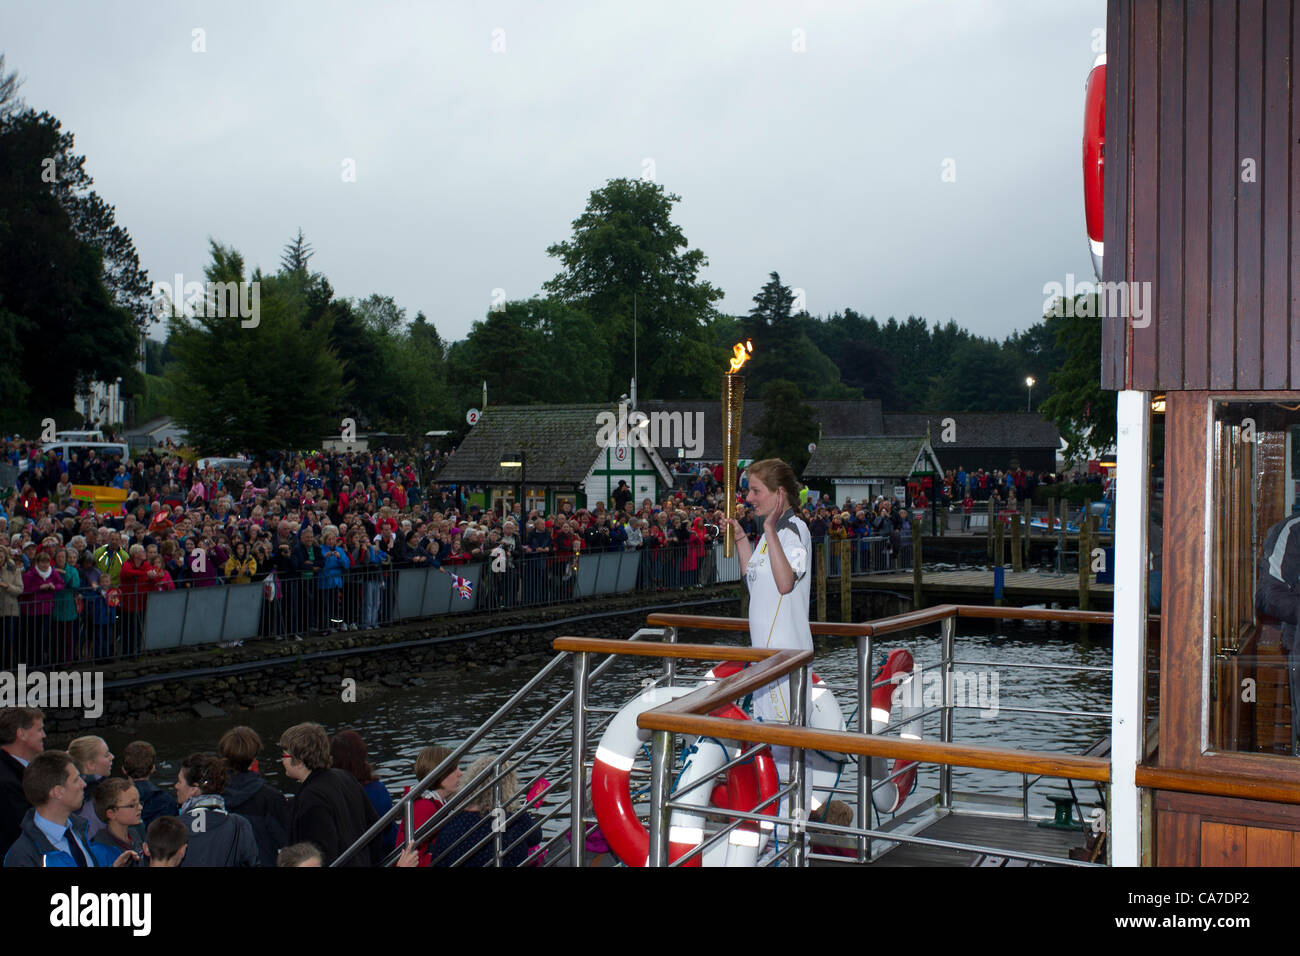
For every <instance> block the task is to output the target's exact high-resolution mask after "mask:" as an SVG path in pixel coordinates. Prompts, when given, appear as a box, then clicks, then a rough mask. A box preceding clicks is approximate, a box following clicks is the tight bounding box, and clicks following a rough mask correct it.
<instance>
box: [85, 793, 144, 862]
mask: <svg viewBox="0 0 1300 956" xmlns="http://www.w3.org/2000/svg"><path fill="white" fill-rule="evenodd" d="M143 812H144V804H143V803H142V802H141V801H140V791H139V790H137V789H136V788H135V785H134V784H133V783H131V781H130V780H128V779H126V778H125V777H109V778H108V779H107V780H104V781H103V782H102V783H100V785H99V787H98V788H97V789H96V790H95V813H97V814H98V815H99V818H100V819H101V820H103V821H104V829H102V830H100V831H99V832H98V833H96V834H95V836H94V837H93V838H92V839H91V841H90V852H91V853H93V854H94V856H95V863H96V864H97V865H98V866H112V865H113V864H114V863H115V862H116V861H117V858H118V857H120V856H121V855H122V854H124V853H129V854H131V858H130V862H128V863H125V864H123V865H124V866H137V865H139V863H140V861H141V860H142V859H143V858H144V841H143V840H141V839H140V836H139V834H138V833H137V832H136V831H135V830H132V829H131V828H132V827H136V826H139V824H140V815H141V814H142V813H143Z"/></svg>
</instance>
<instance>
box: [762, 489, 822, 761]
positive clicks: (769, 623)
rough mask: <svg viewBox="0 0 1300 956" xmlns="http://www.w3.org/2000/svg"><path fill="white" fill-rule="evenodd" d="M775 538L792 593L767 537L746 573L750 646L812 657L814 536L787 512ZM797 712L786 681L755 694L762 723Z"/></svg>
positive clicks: (787, 719)
mask: <svg viewBox="0 0 1300 956" xmlns="http://www.w3.org/2000/svg"><path fill="white" fill-rule="evenodd" d="M776 534H777V536H778V537H779V538H780V541H781V550H782V551H784V552H785V557H786V560H787V561H788V562H789V563H790V570H791V571H793V572H794V588H793V590H791V591H790V593H789V594H782V593H781V592H780V591H778V590H777V589H776V581H775V580H774V579H773V577H772V563H771V561H770V560H769V558H768V553H767V552H768V537H769V534H768V533H767V532H764V534H763V536H762V537H761V538H759V540H758V543H757V544H756V545H755V546H754V550H753V553H752V554H751V555H750V558H749V564H748V566H747V567H746V569H745V584H746V585H747V586H748V588H749V642H750V644H751V645H752V646H754V647H781V648H795V649H797V650H807V651H811V650H812V649H813V641H812V631H811V630H810V629H809V627H808V600H809V595H810V594H811V588H812V575H810V574H809V573H808V570H809V567H810V565H811V562H812V536H811V535H810V534H809V533H808V526H807V525H806V524H804V523H803V520H802V519H800V518H798V517H796V516H795V513H794V510H793V509H789V508H787V509H786V512H785V514H783V515H782V516H781V520H780V522H779V523H778V524H777V530H776ZM793 706H794V700H793V698H792V697H791V694H790V679H789V678H788V677H785V678H782V679H781V680H779V681H776V682H774V683H772V684H768V685H767V686H766V687H764V688H763V689H762V690H759V691H756V692H755V693H754V716H755V717H756V718H758V719H759V720H764V721H769V722H776V723H785V724H788V723H789V722H790V713H791V710H792V709H793ZM781 749H782V750H784V749H785V748H781ZM775 751H776V748H773V752H774V753H775ZM777 765H778V768H779V769H780V770H781V774H782V776H783V777H784V776H785V773H786V768H785V767H783V766H781V761H778V763H777Z"/></svg>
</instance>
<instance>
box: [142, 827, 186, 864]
mask: <svg viewBox="0 0 1300 956" xmlns="http://www.w3.org/2000/svg"><path fill="white" fill-rule="evenodd" d="M189 842H190V831H189V830H187V829H185V824H183V823H181V821H180V818H179V817H159V818H158V819H157V820H155V821H154V822H153V823H151V824H149V832H148V834H147V835H146V836H145V840H144V852H145V856H146V857H148V859H149V865H150V866H180V865H181V860H183V859H185V850H186V848H187V847H188V846H189Z"/></svg>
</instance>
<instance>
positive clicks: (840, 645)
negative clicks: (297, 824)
mask: <svg viewBox="0 0 1300 956" xmlns="http://www.w3.org/2000/svg"><path fill="white" fill-rule="evenodd" d="M957 633H958V640H957V658H958V660H969V661H978V662H983V663H980V664H958V665H957V670H958V671H965V672H972V671H973V672H977V674H978V675H979V676H981V679H982V682H983V683H982V687H983V690H984V697H983V699H981V700H971V701H969V702H970V703H972V704H975V705H977V706H978V707H980V708H982V714H981V712H980V711H978V710H966V711H958V712H957V716H956V718H955V721H954V723H955V727H954V739H955V740H956V741H958V742H969V743H981V744H990V745H998V746H1004V747H1015V748H1021V749H1031V750H1046V751H1053V752H1059V753H1072V754H1081V753H1083V752H1084V751H1085V750H1086V749H1087V748H1088V747H1089V746H1091V745H1092V744H1093V743H1094V742H1095V741H1096V740H1097V738H1098V737H1101V736H1104V735H1105V734H1106V733H1108V732H1109V718H1108V717H1101V718H1089V717H1067V716H1053V715H1040V714H1020V713H1015V712H1013V711H1011V710H1009V709H1008V708H1013V707H1029V708H1044V709H1051V710H1062V711H1064V710H1069V711H1094V712H1099V713H1101V714H1108V713H1109V710H1110V706H1109V702H1110V683H1111V678H1110V674H1109V671H1108V670H1107V671H1081V672H1076V671H1068V670H1051V669H1038V668H1032V669H1031V668H1016V667H1014V666H1012V665H1016V664H1054V665H1068V666H1071V667H1073V666H1087V667H1101V668H1107V669H1108V668H1109V667H1110V664H1111V648H1110V640H1109V628H1104V627H1093V628H1092V639H1091V640H1089V639H1087V638H1084V637H1083V636H1082V635H1081V634H1080V631H1079V629H1078V628H1076V627H1073V626H1065V625H1060V624H1045V623H1040V622H992V621H978V620H961V621H959V622H958V632H957ZM741 637H743V635H731V636H726V635H718V634H716V633H713V632H710V633H707V634H706V633H704V632H694V633H684V634H683V635H682V636H681V640H683V641H700V642H709V643H738V642H739V639H740V638H741ZM903 646H905V647H907V648H909V649H910V650H911V651H912V653H913V655H914V657H915V658H916V660H917V661H918V663H919V664H920V665H921V667H922V668H923V672H927V673H933V674H937V672H938V668H939V661H940V657H941V653H940V652H941V645H940V642H939V638H938V628H937V626H935V627H930V628H926V629H923V631H921V632H914V633H913V634H912V635H902V636H895V637H893V638H891V639H883V640H881V641H880V642H879V644H878V646H877V648H876V656H877V659H879V657H880V655H881V654H882V653H883V652H886V651H888V650H891V649H893V648H894V647H903ZM817 652H818V656H817V661H816V664H815V667H814V669H815V670H816V672H817V673H818V674H819V675H820V676H821V677H822V678H823V679H824V680H826V681H828V682H830V683H831V684H832V685H833V686H838V685H845V686H850V687H851V686H852V685H854V683H855V680H856V677H855V674H856V667H857V663H856V661H857V657H856V650H855V648H854V646H853V644H852V643H851V642H848V641H839V640H835V641H827V642H823V641H821V640H819V641H818V647H817ZM659 667H660V665H659V663H658V662H657V661H655V660H653V659H648V658H641V659H637V658H625V659H622V660H620V661H619V662H618V663H617V664H616V665H615V666H614V667H612V668H611V669H610V671H609V672H607V673H606V674H605V675H604V676H603V677H602V679H601V680H600V681H599V682H598V683H597V684H596V685H594V686H593V688H592V692H591V702H592V703H593V704H596V705H603V706H613V707H617V706H621V705H622V703H623V702H625V701H626V700H627V699H628V698H629V697H631V696H632V695H634V694H635V693H637V692H638V691H639V690H640V685H641V681H642V679H644V678H645V677H648V676H657V674H658V673H659V672H660V670H659ZM535 671H536V666H534V665H530V666H526V667H525V666H522V665H521V666H513V667H490V668H470V669H456V670H455V671H443V672H439V673H437V674H434V675H432V676H429V677H427V678H426V684H425V686H423V687H418V688H403V689H396V690H389V689H385V690H383V691H382V692H380V693H375V694H373V695H371V696H363V698H362V699H361V700H360V701H358V702H356V703H343V702H341V701H340V702H324V703H322V702H312V703H304V704H301V705H291V706H284V707H277V708H273V709H268V710H259V711H250V712H248V713H246V714H243V715H241V716H240V717H239V718H238V720H232V719H229V718H227V719H212V720H199V719H193V720H189V721H186V722H183V723H163V724H154V725H140V726H136V727H130V728H124V729H121V730H112V731H109V732H107V733H105V734H104V736H105V738H106V739H107V741H108V743H109V747H110V749H112V751H113V752H114V753H115V754H120V753H121V752H122V748H123V747H124V746H125V745H126V744H127V743H128V742H129V741H131V740H135V739H145V740H148V741H150V742H151V743H152V744H153V745H154V746H155V747H156V748H157V750H158V765H159V773H158V775H157V776H156V777H155V782H157V783H158V784H159V785H165V786H170V785H171V784H172V783H173V782H174V780H175V774H176V767H177V765H178V764H179V762H180V760H182V759H183V758H184V757H185V756H186V755H187V754H189V753H192V752H194V751H213V750H215V748H216V743H217V740H218V738H219V737H220V735H221V734H222V733H223V732H224V731H225V730H226V729H227V728H228V727H229V726H231V725H233V724H234V723H237V722H239V723H246V724H248V725H249V726H252V727H253V728H254V729H255V730H256V731H257V732H258V733H259V734H260V735H261V736H262V739H263V741H264V742H265V744H266V746H265V749H264V751H263V757H262V770H263V772H264V773H265V774H266V775H267V777H268V779H270V781H271V782H272V783H273V784H274V785H275V786H277V787H279V788H281V789H282V790H285V791H286V792H290V793H291V792H293V791H294V790H295V789H296V785H295V784H293V783H292V782H291V781H289V780H287V779H286V778H285V777H284V776H283V774H282V773H281V771H280V766H279V763H280V762H279V760H278V757H279V748H278V747H277V745H276V742H277V741H278V739H279V736H280V734H281V732H282V731H283V730H284V729H285V728H287V727H289V726H291V725H293V724H295V723H298V722H300V721H307V720H314V721H318V722H320V723H322V724H324V725H325V727H326V729H327V730H328V731H329V732H331V733H333V732H335V731H337V730H341V729H344V728H351V729H354V730H356V731H358V732H359V733H360V734H361V736H362V737H363V738H364V739H365V741H366V743H367V745H368V746H369V750H370V760H371V763H372V765H373V766H374V768H375V771H376V773H377V774H378V776H379V777H380V779H382V780H383V781H384V783H385V784H386V785H387V786H388V788H389V790H390V791H391V792H392V793H393V794H394V796H397V795H400V794H401V792H402V790H403V789H404V787H406V786H407V785H409V784H410V783H412V782H413V778H412V773H413V764H414V759H415V755H416V754H417V753H418V752H419V751H420V749H422V748H423V747H425V746H428V745H429V744H433V743H443V744H447V745H451V746H455V745H456V744H458V743H459V742H460V741H462V740H464V739H465V737H466V736H468V735H469V733H470V732H472V731H473V730H474V729H475V728H477V727H478V726H480V725H481V724H482V723H483V722H484V721H485V720H486V719H487V718H488V717H489V716H490V715H491V714H492V713H493V712H494V711H495V710H496V709H497V708H498V707H499V706H500V705H501V704H502V703H503V702H504V701H505V700H506V699H507V698H508V697H509V696H510V695H511V694H512V693H514V692H515V691H516V690H517V689H518V688H519V687H520V686H522V685H523V683H524V682H525V681H526V680H527V679H528V678H529V677H531V676H532V675H533V673H535ZM571 682H572V678H571V672H570V669H569V668H568V667H567V666H564V667H561V668H560V669H559V673H558V676H557V677H556V679H554V680H553V681H551V682H550V683H549V684H548V685H547V686H546V690H547V693H546V694H545V695H544V696H538V697H534V698H533V699H531V700H529V701H528V702H526V703H525V705H524V706H522V707H521V708H520V710H519V711H518V712H517V713H516V714H515V715H513V716H512V717H511V718H510V719H509V720H508V721H507V722H506V723H505V724H503V726H502V727H500V728H498V730H497V731H496V732H495V733H494V734H493V735H492V736H491V737H490V738H489V739H488V740H487V741H485V743H484V744H483V745H482V746H481V747H480V748H479V752H489V751H494V752H499V751H500V750H501V749H502V748H503V747H504V746H505V745H506V744H508V743H509V742H510V741H512V740H514V739H516V738H517V736H518V735H519V733H520V732H521V731H522V730H523V729H524V728H526V727H527V726H528V725H529V723H531V722H532V721H533V720H535V719H536V718H538V717H539V716H541V714H542V713H543V712H544V711H545V710H546V709H547V707H549V706H550V704H551V703H553V702H554V700H556V699H557V697H558V695H560V694H563V693H564V692H565V691H566V690H568V689H570V686H571ZM927 684H930V681H929V679H925V680H924V681H923V685H922V686H923V688H924V687H925V686H926V685H927ZM931 686H933V685H931ZM990 694H992V695H994V696H992V697H991V698H990V697H989V695H990ZM837 696H838V697H839V698H840V703H841V708H842V710H843V712H844V716H845V718H846V719H849V718H850V715H851V711H852V708H853V706H854V705H853V701H852V696H851V692H842V693H840V694H838V695H837ZM995 710H996V713H994V711H995ZM938 720H939V718H938V715H935V716H933V717H931V718H930V719H929V720H928V721H927V723H926V736H927V737H930V738H935V739H937V737H938V731H939V723H938ZM66 742H67V741H66V740H61V739H55V738H51V740H50V745H51V746H63V745H66ZM594 744H595V741H594V740H593V741H592V745H593V748H594ZM567 747H568V738H567V735H563V737H562V739H561V740H560V741H559V742H558V743H557V745H556V746H555V747H553V748H552V750H551V751H550V753H552V754H555V755H558V754H560V753H564V752H567ZM467 764H468V761H466V764H465V765H467ZM565 765H566V764H561V765H560V766H561V767H563V766H565ZM531 766H532V767H534V768H535V767H536V766H537V765H536V763H533V764H531ZM647 766H648V763H647ZM529 768H530V764H525V765H524V767H523V768H522V769H523V770H524V771H527V770H528V769H529ZM114 772H115V773H116V772H118V764H117V763H116V762H115V763H114ZM551 776H552V777H554V776H555V774H554V773H551ZM854 779H855V772H854V764H852V763H850V764H849V766H848V767H847V768H846V771H845V774H844V776H843V778H842V780H841V785H843V786H848V787H852V786H853V785H854ZM953 780H954V783H953V786H954V789H955V790H956V791H958V792H961V793H994V794H1002V795H1005V796H1009V797H1019V795H1020V777H1019V775H1013V774H1005V773H995V772H992V771H984V770H971V769H962V768H956V769H954V772H953ZM937 788H938V771H937V769H936V768H929V769H923V770H922V772H921V773H920V775H919V779H918V789H919V790H920V791H922V792H927V793H932V792H935V791H937ZM1076 790H1079V791H1080V796H1081V797H1084V799H1086V800H1091V799H1092V795H1093V791H1092V790H1091V788H1090V787H1089V788H1085V789H1080V788H1079V787H1078V786H1076ZM1067 792H1068V791H1067V789H1066V787H1065V784H1064V782H1063V781H1061V782H1057V781H1052V780H1043V781H1041V782H1040V783H1039V784H1037V785H1036V786H1035V787H1034V788H1033V789H1032V790H1031V800H1032V803H1031V811H1032V812H1033V813H1035V814H1051V812H1052V804H1051V803H1050V801H1049V800H1048V799H1047V797H1048V795H1049V794H1064V793H1067ZM1085 793H1086V794H1087V796H1085Z"/></svg>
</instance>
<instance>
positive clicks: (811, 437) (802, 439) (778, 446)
mask: <svg viewBox="0 0 1300 956" xmlns="http://www.w3.org/2000/svg"><path fill="white" fill-rule="evenodd" d="M754 435H755V437H757V438H758V453H757V454H758V457H759V458H781V459H783V460H785V461H786V462H788V463H789V464H790V467H791V468H793V469H794V472H795V474H796V475H799V474H803V470H804V467H805V466H806V465H807V464H808V459H809V458H810V457H811V453H810V452H809V451H808V445H809V443H810V442H814V441H816V440H817V423H816V422H815V421H813V411H812V409H811V408H810V407H809V406H807V405H805V404H804V401H803V393H802V392H800V391H799V386H798V385H796V384H795V383H794V382H791V381H787V380H785V379H776V380H775V381H772V382H769V383H768V385H767V388H765V389H764V390H763V416H762V418H760V419H759V421H758V424H756V425H755V426H754Z"/></svg>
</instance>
